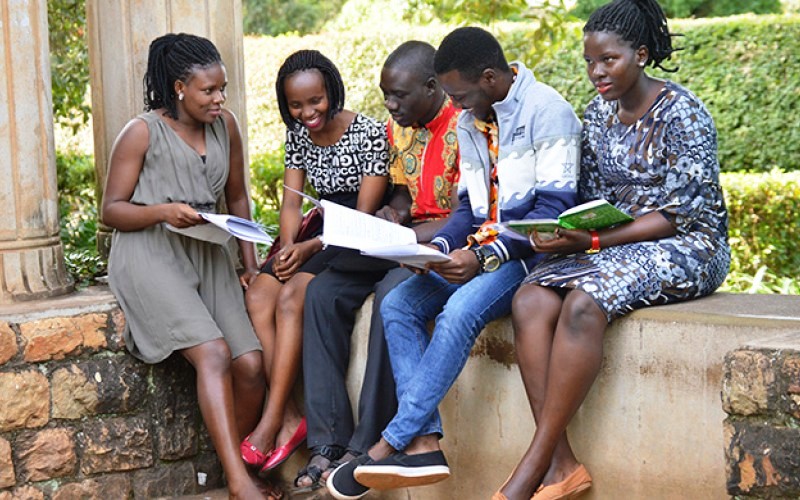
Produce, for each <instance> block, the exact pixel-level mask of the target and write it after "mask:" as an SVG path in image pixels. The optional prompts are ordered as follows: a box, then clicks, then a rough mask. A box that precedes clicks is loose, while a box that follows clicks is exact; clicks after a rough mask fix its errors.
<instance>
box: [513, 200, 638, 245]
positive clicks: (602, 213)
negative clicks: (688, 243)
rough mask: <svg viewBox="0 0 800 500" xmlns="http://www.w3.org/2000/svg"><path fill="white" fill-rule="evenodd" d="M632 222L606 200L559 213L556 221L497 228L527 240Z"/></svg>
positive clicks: (523, 222)
mask: <svg viewBox="0 0 800 500" xmlns="http://www.w3.org/2000/svg"><path fill="white" fill-rule="evenodd" d="M631 221H633V217H631V216H630V215H628V214H626V213H625V212H623V211H621V210H619V209H618V208H616V207H615V206H614V205H612V204H611V203H609V202H608V201H606V200H594V201H589V202H586V203H583V204H581V205H577V206H575V207H572V208H570V209H568V210H565V211H563V212H561V214H560V215H559V216H558V219H522V220H512V221H507V222H502V223H500V224H499V225H498V226H499V227H498V228H499V229H500V230H501V231H503V230H511V231H513V233H516V234H517V235H518V237H519V238H520V239H526V240H527V239H528V238H529V236H530V235H531V234H532V233H533V232H534V231H536V232H537V233H553V232H555V230H556V229H558V228H563V229H587V230H592V229H603V228H606V227H611V226H616V225H617V224H625V223H627V222H631Z"/></svg>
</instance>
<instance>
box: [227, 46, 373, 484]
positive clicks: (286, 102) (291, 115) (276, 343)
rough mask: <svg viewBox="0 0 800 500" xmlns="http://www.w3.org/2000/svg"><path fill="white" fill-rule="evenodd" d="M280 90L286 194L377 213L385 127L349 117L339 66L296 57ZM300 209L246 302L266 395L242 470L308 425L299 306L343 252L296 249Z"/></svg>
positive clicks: (295, 206)
mask: <svg viewBox="0 0 800 500" xmlns="http://www.w3.org/2000/svg"><path fill="white" fill-rule="evenodd" d="M276 91H277V96H278V105H279V108H280V111H281V117H282V118H283V121H284V123H286V127H287V131H286V157H285V165H286V170H285V172H284V181H283V182H284V186H288V187H290V188H292V189H295V190H298V191H302V189H303V186H304V184H305V181H306V179H307V180H308V181H309V182H310V183H311V185H312V186H313V187H314V189H316V191H317V193H318V195H319V197H320V198H322V199H326V200H330V201H333V202H336V203H339V204H341V205H345V206H348V207H350V208H355V209H357V210H361V211H363V212H367V213H374V212H375V211H376V210H377V209H378V208H380V207H381V202H382V200H383V197H384V194H385V191H386V188H387V186H388V179H389V177H388V174H389V172H388V166H387V156H388V146H387V140H386V127H385V126H384V125H383V124H381V123H379V122H378V121H376V120H374V119H372V118H368V117H366V116H364V115H361V114H357V113H354V112H352V111H349V110H346V109H344V84H343V83H342V79H341V77H340V75H339V71H338V70H337V69H336V66H334V64H333V63H332V62H331V61H330V60H329V59H328V58H327V57H325V56H323V55H322V54H320V53H319V52H318V51H315V50H301V51H298V52H295V53H294V54H292V55H291V56H289V57H288V58H287V59H286V61H285V62H284V63H283V65H282V66H281V68H280V70H279V72H278V79H277V82H276ZM302 201H303V200H302V197H301V196H300V195H299V194H297V193H294V192H291V191H290V190H285V191H284V194H283V203H282V205H281V212H280V239H281V249H280V251H279V252H278V253H277V254H275V255H274V256H273V257H272V258H271V259H270V260H268V261H267V263H266V264H264V266H263V267H262V269H261V271H262V272H261V274H260V275H259V276H258V277H257V278H256V280H255V281H254V282H253V283H252V284H251V285H250V287H249V289H248V290H247V294H246V302H247V310H248V312H249V314H250V319H251V320H252V322H253V326H254V328H255V331H256V334H257V335H258V338H259V340H260V341H261V344H262V346H263V349H264V351H263V352H264V366H265V369H266V373H267V379H268V382H269V391H268V393H269V396H268V401H267V405H266V407H265V409H264V414H263V417H262V418H261V421H260V422H259V424H258V426H257V427H256V429H255V430H254V431H253V433H252V434H251V435H249V436H248V437H247V438H246V439H245V440H244V441H243V442H242V445H241V451H242V458H243V459H244V460H245V462H247V463H248V464H249V465H251V466H253V467H256V468H258V469H260V470H261V471H268V470H271V469H273V468H275V467H277V466H278V465H279V464H280V463H282V462H283V461H285V460H286V459H287V458H288V457H289V455H291V453H292V452H293V451H295V450H296V449H297V448H298V447H299V445H300V444H301V443H302V442H303V440H304V439H305V436H306V424H305V419H304V418H302V415H301V412H300V411H299V409H298V408H297V406H296V404H295V403H294V402H293V401H292V399H291V391H292V387H293V386H294V382H295V378H296V376H297V372H298V369H299V364H300V354H301V348H302V331H303V301H304V298H305V291H306V286H307V285H308V282H309V281H310V280H311V279H312V278H313V277H314V276H315V275H316V274H317V273H319V272H321V271H322V270H324V269H325V267H326V266H327V264H328V263H329V262H330V261H331V260H332V259H333V258H334V257H335V256H336V255H337V254H339V253H340V252H341V251H342V250H341V249H339V248H336V247H329V248H326V249H324V250H323V248H322V242H321V241H320V239H319V238H316V237H314V238H310V239H307V240H305V241H296V237H297V234H298V231H299V229H300V224H301V221H302V213H301V207H302Z"/></svg>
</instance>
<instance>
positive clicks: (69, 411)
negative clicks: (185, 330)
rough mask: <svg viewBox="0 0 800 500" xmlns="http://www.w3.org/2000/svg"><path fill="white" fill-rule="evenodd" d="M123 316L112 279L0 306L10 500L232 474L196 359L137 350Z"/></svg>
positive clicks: (150, 488)
mask: <svg viewBox="0 0 800 500" xmlns="http://www.w3.org/2000/svg"><path fill="white" fill-rule="evenodd" d="M123 327H124V317H123V315H122V313H121V311H120V310H119V308H118V306H117V305H116V303H115V301H114V300H113V296H111V294H110V293H108V291H107V290H104V289H99V290H92V291H89V292H81V293H79V294H74V295H71V296H69V297H65V298H61V299H55V300H49V301H39V302H36V303H27V304H22V305H18V306H9V307H4V308H3V309H2V310H0V500H5V499H11V498H26V499H29V498H31V499H35V498H53V499H67V498H129V497H134V498H153V497H158V496H174V495H181V494H190V493H199V492H201V491H205V490H207V489H211V488H218V487H220V486H221V485H222V474H221V467H220V465H219V462H218V460H217V458H216V455H215V454H214V452H213V448H212V445H211V442H210V440H209V439H208V436H207V434H206V432H205V428H204V426H203V425H202V419H201V417H200V414H199V409H198V406H197V401H196V397H195V389H194V371H193V369H192V367H191V366H190V365H189V364H188V363H187V362H186V361H184V360H183V358H181V357H179V356H173V357H172V358H169V359H168V360H167V361H165V362H163V363H160V364H157V365H152V366H151V365H146V364H144V363H141V362H139V361H137V360H135V359H134V358H133V357H132V356H130V355H129V354H127V351H126V350H125V347H124V344H123V340H122V337H121V332H122V329H123ZM199 483H202V484H199Z"/></svg>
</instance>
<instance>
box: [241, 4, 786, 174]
mask: <svg viewBox="0 0 800 500" xmlns="http://www.w3.org/2000/svg"><path fill="white" fill-rule="evenodd" d="M671 28H672V30H673V31H675V32H678V33H683V34H684V35H685V36H684V37H681V38H677V39H676V45H677V46H679V47H683V48H684V50H683V51H681V52H678V53H677V54H676V57H675V58H674V62H675V63H676V64H679V65H680V71H678V72H677V73H672V74H665V73H663V72H658V71H657V72H654V74H655V75H656V76H661V77H667V78H671V79H673V80H674V81H676V82H678V83H680V84H683V85H685V86H687V87H688V88H689V89H691V90H692V91H693V92H694V93H695V94H697V95H698V96H699V97H700V98H701V99H702V100H703V101H704V102H705V103H706V105H707V106H708V108H709V109H710V111H711V113H712V115H713V116H714V119H715V121H716V124H717V129H718V132H719V157H720V164H721V166H722V169H723V170H724V171H728V172H733V171H750V172H769V171H771V170H772V169H774V168H781V169H783V170H788V171H793V170H798V169H800V128H798V127H796V126H795V125H794V124H795V122H796V121H797V118H796V116H797V114H798V113H800V109H799V108H800V86H798V82H800V46H799V45H800V16H740V17H733V18H719V19H707V20H700V21H689V20H681V21H675V22H671ZM451 29H452V27H449V26H441V25H430V26H425V27H407V28H405V27H402V28H398V29H396V30H392V31H391V32H386V31H385V30H384V31H381V32H375V33H366V32H364V31H362V30H359V31H348V32H341V33H336V34H335V35H334V34H332V33H328V34H321V35H314V36H306V37H298V36H280V37H275V38H271V37H246V39H245V44H244V48H245V72H246V75H247V83H246V86H247V101H248V130H249V140H250V153H251V155H252V156H253V157H257V156H258V155H261V154H265V153H268V152H272V151H275V150H276V149H277V148H279V147H280V144H281V143H282V142H283V134H284V128H283V124H282V123H281V121H280V116H279V114H278V110H277V104H276V102H275V90H274V83H275V75H276V74H277V70H278V67H279V66H280V64H281V63H282V62H283V60H284V59H285V58H286V56H288V55H289V54H290V53H292V52H294V51H295V50H298V49H301V48H316V49H319V50H321V51H322V52H324V53H325V54H326V55H327V56H329V57H330V58H331V59H332V60H333V61H334V62H335V63H336V65H337V66H338V67H339V70H340V71H341V73H342V77H343V78H344V81H345V86H346V90H347V107H348V108H350V109H353V110H356V111H362V112H365V113H367V114H370V115H372V116H375V117H376V118H380V119H385V118H386V116H387V115H386V111H385V110H384V109H383V106H382V103H381V95H380V91H379V89H378V78H379V72H380V67H381V65H382V63H383V60H384V59H385V58H386V55H387V54H388V53H389V52H390V51H391V50H392V49H393V48H394V47H396V46H397V45H399V44H400V43H402V42H403V41H405V40H409V39H420V40H426V41H428V42H431V43H432V44H433V45H434V46H435V45H438V43H439V41H441V39H442V38H443V37H444V35H445V34H447V33H448V32H449V31H450V30H451ZM491 29H492V31H493V32H494V33H496V34H497V35H498V38H499V39H500V40H501V43H503V46H504V47H505V49H506V52H507V55H508V56H509V58H517V57H523V58H524V57H525V54H526V53H527V49H528V45H529V39H530V38H529V33H530V27H529V25H526V24H524V23H499V24H497V25H495V26H493V27H492V28H491ZM579 29H580V26H579V25H576V26H575V36H574V39H573V40H574V42H573V43H572V44H571V46H570V47H568V48H566V49H564V50H562V51H561V52H559V53H558V55H557V56H556V57H554V58H552V59H551V60H549V61H546V62H543V63H541V64H539V65H538V66H537V68H536V74H537V76H538V77H539V78H540V79H541V80H542V81H544V82H546V83H549V84H550V85H552V86H553V87H555V88H556V89H557V90H559V91H560V92H561V93H562V94H563V95H564V96H565V97H566V98H567V99H568V100H569V101H570V102H571V103H572V104H573V106H574V107H575V109H576V112H578V113H579V114H581V113H582V110H583V108H584V107H585V105H586V103H587V102H588V101H589V100H590V99H591V98H592V97H594V95H596V93H595V91H594V89H593V88H592V86H591V85H590V84H589V82H588V80H587V78H586V74H585V72H584V62H583V59H582V44H581V35H580V32H579ZM526 40H528V41H526Z"/></svg>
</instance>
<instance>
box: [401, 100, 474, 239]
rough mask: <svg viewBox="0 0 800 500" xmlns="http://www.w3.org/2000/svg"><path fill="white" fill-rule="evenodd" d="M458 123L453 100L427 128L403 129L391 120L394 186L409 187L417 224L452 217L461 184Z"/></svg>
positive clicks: (445, 105)
mask: <svg viewBox="0 0 800 500" xmlns="http://www.w3.org/2000/svg"><path fill="white" fill-rule="evenodd" d="M457 122H458V109H457V108H455V107H454V106H453V104H452V103H451V102H450V99H449V98H448V99H445V102H444V103H443V104H442V107H441V108H440V109H439V112H438V113H437V114H436V116H435V117H434V118H433V120H431V121H430V122H428V123H427V124H426V125H425V126H424V127H419V128H415V127H401V126H400V125H398V124H397V123H395V122H394V121H393V120H392V119H391V118H390V119H389V123H388V124H387V127H386V128H387V134H388V136H389V172H390V173H391V176H392V182H393V183H394V184H396V185H405V186H407V187H408V192H409V194H410V195H411V219H412V221H413V222H415V223H417V222H426V221H430V220H436V219H443V218H445V217H447V216H448V215H449V214H450V209H451V208H452V207H451V201H450V192H451V189H452V186H453V184H455V183H456V182H458V143H457V140H456V123H457Z"/></svg>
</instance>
